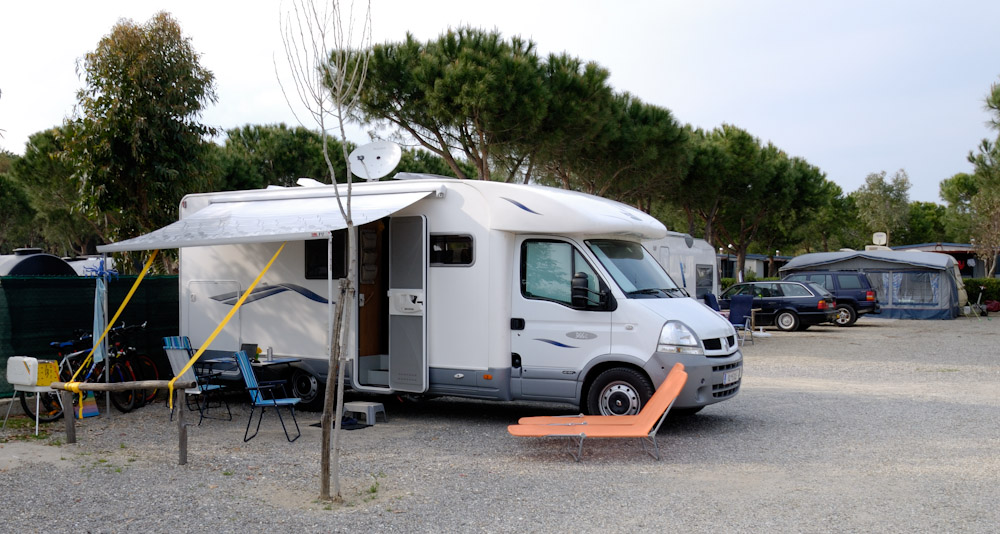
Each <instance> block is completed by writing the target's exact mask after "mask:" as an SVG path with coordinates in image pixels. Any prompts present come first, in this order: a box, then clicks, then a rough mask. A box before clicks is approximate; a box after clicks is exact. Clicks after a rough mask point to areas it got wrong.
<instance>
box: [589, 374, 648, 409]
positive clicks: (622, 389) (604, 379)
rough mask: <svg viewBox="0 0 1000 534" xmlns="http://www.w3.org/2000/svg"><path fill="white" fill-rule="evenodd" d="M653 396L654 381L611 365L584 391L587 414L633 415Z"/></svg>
mask: <svg viewBox="0 0 1000 534" xmlns="http://www.w3.org/2000/svg"><path fill="white" fill-rule="evenodd" d="M652 396H653V384H652V383H650V381H649V379H648V378H646V376H645V375H643V374H642V373H640V372H639V371H636V370H635V369H630V368H628V367H614V368H611V369H608V370H607V371H604V372H603V373H601V374H599V375H597V378H596V379H594V383H593V384H591V385H590V390H589V391H588V392H587V410H586V412H587V413H588V414H590V415H635V414H637V413H639V411H640V410H642V407H643V406H645V405H646V401H648V400H649V398H650V397H652Z"/></svg>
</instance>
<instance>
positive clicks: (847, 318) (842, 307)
mask: <svg viewBox="0 0 1000 534" xmlns="http://www.w3.org/2000/svg"><path fill="white" fill-rule="evenodd" d="M857 320H858V312H856V311H854V308H853V307H851V305H850V304H838V305H837V319H836V320H835V321H834V322H836V323H837V326H851V325H853V324H854V323H855V322H857Z"/></svg>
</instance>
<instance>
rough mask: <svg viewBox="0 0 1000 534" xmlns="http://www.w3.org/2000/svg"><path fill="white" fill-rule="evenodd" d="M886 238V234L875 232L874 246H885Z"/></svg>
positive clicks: (873, 236)
mask: <svg viewBox="0 0 1000 534" xmlns="http://www.w3.org/2000/svg"><path fill="white" fill-rule="evenodd" d="M886 237H887V236H886V235H885V232H875V233H874V234H872V244H873V245H885V241H886Z"/></svg>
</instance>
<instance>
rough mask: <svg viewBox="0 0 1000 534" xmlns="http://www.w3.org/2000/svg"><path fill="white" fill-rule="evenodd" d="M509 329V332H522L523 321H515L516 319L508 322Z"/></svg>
mask: <svg viewBox="0 0 1000 534" xmlns="http://www.w3.org/2000/svg"><path fill="white" fill-rule="evenodd" d="M510 329H511V330H524V319H517V318H514V319H511V320H510Z"/></svg>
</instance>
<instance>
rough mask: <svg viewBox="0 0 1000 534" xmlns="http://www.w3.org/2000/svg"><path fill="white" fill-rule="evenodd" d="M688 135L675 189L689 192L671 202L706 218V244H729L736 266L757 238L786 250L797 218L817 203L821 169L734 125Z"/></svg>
mask: <svg viewBox="0 0 1000 534" xmlns="http://www.w3.org/2000/svg"><path fill="white" fill-rule="evenodd" d="M692 134H693V138H694V146H693V148H692V153H691V165H690V167H689V169H688V172H687V175H686V177H685V178H684V180H683V181H682V182H681V187H680V188H679V191H684V192H689V193H688V194H680V195H676V197H675V202H676V204H677V205H678V206H680V207H681V209H683V210H684V211H685V213H687V214H688V215H689V217H691V218H693V217H700V218H701V219H702V220H703V221H704V222H705V234H706V239H707V240H708V241H709V242H712V243H732V244H733V245H734V247H735V250H736V254H737V256H738V258H739V259H738V268H739V269H742V266H743V265H744V263H745V258H746V253H747V251H748V249H749V247H750V245H751V244H752V243H754V242H755V241H756V240H757V239H758V237H760V241H761V243H758V246H762V247H763V248H765V249H766V250H768V251H770V250H774V249H775V248H786V249H787V248H789V247H788V246H786V245H790V244H791V243H793V242H795V240H796V239H795V237H794V233H795V232H796V230H797V229H798V228H799V227H800V226H801V224H802V220H803V219H804V218H808V215H809V214H810V212H811V210H815V209H817V208H818V207H820V206H821V205H822V202H821V200H822V196H821V195H822V192H823V189H824V185H823V184H824V181H825V177H824V176H823V173H822V172H821V171H820V170H819V169H818V168H816V167H814V166H812V165H810V164H808V163H807V162H805V161H804V160H801V159H799V158H789V157H788V156H787V155H786V154H785V153H784V152H782V151H780V150H778V149H777V148H776V147H775V146H774V145H772V144H770V143H768V144H767V145H764V144H762V143H761V142H760V140H758V139H757V138H755V137H753V136H752V135H750V134H749V133H748V132H746V131H745V130H742V129H740V128H737V127H735V126H730V125H723V126H721V127H719V128H716V129H715V130H713V131H712V132H709V133H705V132H702V131H700V130H696V131H694V132H692ZM693 192H697V194H694V193H693Z"/></svg>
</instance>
